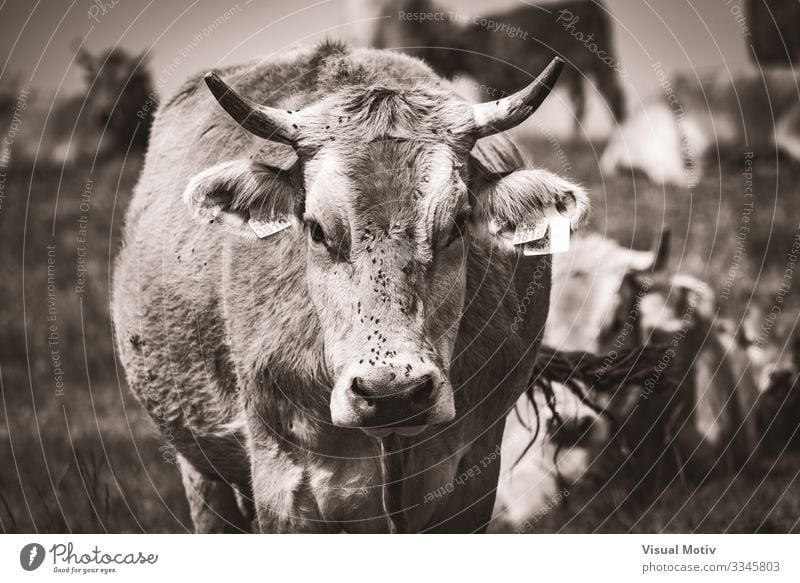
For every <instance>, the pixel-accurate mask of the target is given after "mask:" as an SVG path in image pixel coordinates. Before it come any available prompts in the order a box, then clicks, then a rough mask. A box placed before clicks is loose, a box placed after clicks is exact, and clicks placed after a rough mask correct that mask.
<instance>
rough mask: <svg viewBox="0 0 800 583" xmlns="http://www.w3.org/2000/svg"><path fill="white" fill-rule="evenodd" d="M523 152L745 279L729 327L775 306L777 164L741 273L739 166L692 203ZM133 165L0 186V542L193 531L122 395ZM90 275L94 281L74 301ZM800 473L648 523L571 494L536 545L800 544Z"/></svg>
mask: <svg viewBox="0 0 800 583" xmlns="http://www.w3.org/2000/svg"><path fill="white" fill-rule="evenodd" d="M524 147H525V149H527V150H528V151H529V152H530V154H531V157H532V158H533V160H534V161H535V162H536V163H537V164H539V165H542V166H546V167H549V168H551V169H553V170H556V171H559V170H562V169H565V167H564V162H565V161H566V162H567V163H568V164H569V168H567V173H568V174H570V175H572V176H573V177H574V178H578V179H580V180H581V181H583V182H584V183H585V184H587V185H588V186H589V187H590V188H591V190H592V195H593V205H594V216H593V219H592V223H591V227H590V228H592V229H594V230H597V231H600V232H603V233H606V234H607V235H609V236H611V237H614V238H616V239H617V240H619V241H620V242H622V243H624V244H631V245H633V246H634V247H638V248H645V247H648V246H650V244H651V243H652V241H653V240H654V238H655V237H656V236H657V234H658V233H659V232H660V230H661V228H662V226H664V225H669V226H671V228H672V232H673V241H674V244H673V251H672V259H673V265H674V266H676V267H679V268H680V269H681V270H682V271H685V272H687V273H692V274H694V275H697V276H699V277H701V278H702V279H704V280H706V281H708V282H710V283H711V284H712V286H714V287H715V288H716V289H718V290H719V291H721V290H722V286H723V285H724V284H725V281H726V278H727V277H728V274H729V273H730V272H731V269H732V267H736V271H735V274H734V276H733V281H734V285H733V286H732V291H731V294H730V298H729V299H727V300H724V301H723V302H722V307H723V310H724V311H725V313H727V314H728V315H730V316H733V317H738V316H740V315H741V313H742V312H743V310H744V306H745V305H746V303H747V301H748V298H749V297H750V295H751V294H753V293H755V295H756V297H758V298H759V301H760V302H761V303H762V304H763V303H766V304H768V303H769V302H770V301H771V298H772V297H774V295H775V292H776V289H777V285H779V283H780V281H781V279H782V277H783V273H784V268H785V261H786V259H785V256H786V253H787V251H788V249H789V247H790V245H791V241H792V238H793V237H794V236H795V235H796V233H797V220H798V218H800V212H798V211H800V197H798V190H800V186H798V184H800V181H798V178H800V171H798V169H797V168H791V167H789V166H788V165H785V164H783V163H781V164H780V172H777V173H776V170H775V166H776V163H777V161H776V160H758V161H757V162H756V166H755V176H754V185H755V205H754V211H753V218H752V220H753V223H752V224H751V225H750V226H751V227H752V231H751V232H750V233H749V235H748V237H747V240H746V241H745V254H744V259H743V260H742V262H741V264H738V263H737V262H736V261H735V260H734V245H735V243H736V240H737V232H738V228H739V225H740V221H741V216H742V210H743V208H745V207H744V203H745V198H744V179H743V177H742V174H741V172H742V170H743V168H744V162H743V159H744V157H743V155H742V156H741V157H739V158H740V159H739V160H738V161H737V160H736V156H733V160H734V161H733V162H730V163H726V164H725V165H724V166H723V167H722V168H716V167H713V166H712V168H710V171H709V176H708V178H706V179H705V180H704V181H703V182H702V183H701V184H700V185H698V187H697V188H695V189H694V191H693V192H692V193H689V192H688V191H687V190H686V189H678V188H674V187H670V188H666V189H662V188H658V187H655V186H653V185H651V184H648V183H647V182H646V181H644V180H641V179H639V178H637V177H633V176H627V177H606V178H605V180H603V179H602V178H601V176H600V174H599V172H598V170H597V156H599V152H596V151H593V150H592V148H591V147H590V146H589V145H588V144H563V149H562V151H563V154H564V156H561V154H560V153H559V151H558V150H559V148H557V147H554V146H553V144H551V143H548V142H546V141H529V142H526V143H525V144H524ZM139 165H140V160H138V159H137V160H129V161H128V163H127V164H124V165H123V164H122V163H121V162H119V161H116V162H110V163H104V164H102V165H98V167H97V170H95V171H94V172H91V170H90V167H89V165H88V164H87V165H82V166H79V167H77V168H72V169H70V170H68V171H66V172H64V173H63V174H62V173H61V172H60V170H46V169H41V168H37V170H36V171H35V172H33V171H32V170H31V168H30V167H26V166H20V167H16V168H12V169H9V170H7V171H6V176H5V182H4V183H3V184H4V186H3V190H2V191H0V192H1V193H2V198H0V203H1V206H0V249H2V250H3V261H2V262H0V290H2V298H3V304H2V311H0V331H2V332H0V381H1V384H0V390H1V391H2V403H0V407H2V410H0V467H2V468H3V470H2V472H0V528H2V530H3V531H5V532H31V531H45V532H65V531H71V532H98V531H99V532H102V531H109V532H140V531H145V532H176V531H177V532H183V531H185V530H187V529H188V528H189V520H188V510H187V506H186V503H185V501H184V498H183V489H182V486H181V484H180V478H179V475H178V472H177V469H176V468H175V466H174V465H173V464H172V463H171V461H172V460H171V458H170V457H169V456H168V455H167V456H165V455H163V453H162V451H160V450H159V441H158V439H157V438H156V435H155V431H154V429H153V426H152V424H151V423H150V421H149V420H148V419H147V417H146V415H145V414H144V412H143V411H142V409H141V408H140V407H139V406H138V404H137V403H136V402H135V401H134V400H133V399H132V398H131V397H130V395H129V394H128V392H127V389H126V387H125V386H124V381H122V380H121V376H122V372H121V371H120V370H118V368H117V364H116V362H115V359H114V355H113V343H112V338H111V324H110V320H109V315H108V302H109V295H108V290H109V276H110V264H111V263H110V262H111V259H112V257H113V255H114V252H115V249H116V248H117V245H118V241H119V232H120V223H121V216H122V213H123V211H124V209H125V206H126V203H127V199H128V196H129V193H130V191H131V188H132V186H133V184H134V182H135V180H136V176H137V175H138V170H139ZM720 176H723V178H720ZM88 179H91V183H90V184H88V185H87V182H88ZM87 191H89V192H88V193H87ZM82 203H83V206H82ZM84 229H85V237H84V235H83V231H84ZM83 238H85V243H84V242H83V241H82V240H81V239H83ZM48 246H50V247H48ZM84 260H85V263H82V261H84ZM48 261H49V262H50V263H49V264H48ZM82 265H86V266H87V271H86V278H85V284H84V289H83V290H82V291H80V292H79V291H77V290H76V286H80V284H81V279H80V277H81V272H80V269H81V266H82ZM789 301H791V302H792V303H794V301H793V300H789ZM60 382H63V386H62V385H60V384H59V383H60ZM796 461H797V460H794V459H790V458H787V459H785V460H780V461H779V463H778V465H777V466H776V467H774V468H772V470H771V471H770V473H769V475H767V476H766V479H765V480H764V481H763V482H762V481H761V479H762V477H764V476H765V472H764V471H761V472H756V473H755V474H753V475H747V476H740V478H739V479H738V480H736V481H735V482H733V483H732V484H729V483H715V484H711V485H709V486H707V487H705V488H703V489H701V490H699V491H697V492H691V491H686V490H685V488H684V487H683V486H680V485H676V486H675V487H673V488H670V489H669V490H668V491H667V492H666V493H665V494H664V495H663V496H662V497H660V498H659V499H658V501H657V502H656V504H655V505H654V506H653V507H652V508H648V507H645V508H630V507H628V506H625V507H623V508H616V502H615V499H614V496H611V495H604V494H603V493H602V492H601V494H600V495H599V496H597V498H596V499H595V500H594V501H593V502H592V503H591V504H590V505H589V506H585V505H584V503H583V502H582V501H585V500H587V499H589V498H591V496H590V495H587V494H586V493H581V492H576V494H575V495H574V496H571V497H570V499H569V504H568V505H567V506H564V507H561V508H559V509H557V510H556V511H553V512H551V513H550V514H548V515H547V516H545V517H544V518H542V519H541V521H540V522H539V523H537V524H536V525H535V527H534V531H558V530H565V531H570V532H585V531H594V530H596V529H597V530H602V531H627V530H636V531H660V530H667V531H685V530H694V529H697V530H701V531H711V532H714V531H722V530H733V531H737V532H751V531H755V530H762V531H768V530H775V531H779V532H780V531H786V530H791V529H795V530H796V529H797V526H796V524H795V520H796V517H798V516H800V495H799V493H798V492H799V491H798V485H797V483H796V479H795V478H796V472H795V470H794V469H792V468H794V467H796V466H797V464H796V463H795V462H796ZM729 486H730V487H729ZM710 508H714V511H713V512H708V510H709V509H710Z"/></svg>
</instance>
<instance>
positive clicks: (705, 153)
mask: <svg viewBox="0 0 800 583" xmlns="http://www.w3.org/2000/svg"><path fill="white" fill-rule="evenodd" d="M657 74H658V75H659V77H660V79H661V83H662V86H663V87H664V88H665V96H664V97H662V98H657V99H654V100H651V101H648V102H646V103H645V104H644V105H643V106H642V107H641V108H639V109H637V110H636V111H634V112H632V113H631V114H630V115H629V116H628V118H627V119H626V121H625V122H624V123H623V124H622V125H621V126H620V127H619V128H618V129H617V131H615V132H613V133H612V136H611V138H610V139H609V141H608V144H607V145H606V147H605V150H604V151H603V155H602V157H601V160H600V167H601V169H602V171H603V172H604V173H607V174H615V173H619V172H629V171H631V170H634V171H639V172H641V173H642V174H643V175H644V176H646V177H647V178H648V179H649V180H650V181H651V182H653V183H655V184H659V185H664V184H672V185H675V186H678V187H683V188H686V187H688V188H694V186H695V185H696V184H697V183H698V182H699V181H700V180H701V179H702V177H703V175H704V174H705V171H706V166H707V160H708V158H709V157H710V156H711V155H713V154H715V153H716V154H719V155H720V157H721V158H722V159H734V160H737V161H742V160H744V159H745V158H746V157H748V156H749V157H753V156H755V157H765V156H767V157H768V156H773V157H774V156H775V154H777V153H781V154H783V155H785V156H787V157H788V158H789V159H790V160H793V161H795V162H797V161H800V85H799V84H798V81H797V78H796V76H795V73H794V71H793V70H791V69H765V70H763V71H752V72H747V73H742V74H739V75H736V76H735V77H733V78H731V77H730V75H729V73H728V72H727V71H724V72H716V73H711V74H704V75H700V76H694V75H689V74H682V75H678V76H676V77H675V79H673V80H672V81H674V82H671V81H670V80H669V79H668V78H667V77H666V75H665V74H664V72H663V71H662V70H660V69H659V70H658V71H657Z"/></svg>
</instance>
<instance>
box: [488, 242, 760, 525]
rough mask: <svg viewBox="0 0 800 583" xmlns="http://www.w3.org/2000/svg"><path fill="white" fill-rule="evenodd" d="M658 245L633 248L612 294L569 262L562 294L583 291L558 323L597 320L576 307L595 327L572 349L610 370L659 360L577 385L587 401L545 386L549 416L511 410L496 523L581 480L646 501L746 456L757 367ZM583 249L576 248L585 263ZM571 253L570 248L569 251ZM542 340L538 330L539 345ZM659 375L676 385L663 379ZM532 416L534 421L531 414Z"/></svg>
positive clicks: (752, 433)
mask: <svg viewBox="0 0 800 583" xmlns="http://www.w3.org/2000/svg"><path fill="white" fill-rule="evenodd" d="M587 238H588V239H590V240H591V239H599V237H597V236H594V235H591V236H589V237H587ZM613 246H614V244H613V242H608V243H606V244H605V247H606V248H607V249H609V250H611V249H613ZM594 247H595V248H597V247H600V245H599V244H595V245H594ZM668 247H669V246H668V235H667V234H666V233H665V234H662V239H661V242H660V243H659V246H658V250H657V251H655V250H654V251H653V252H643V251H634V252H633V253H637V254H641V255H640V256H639V260H640V261H641V262H642V263H641V264H640V265H639V266H637V265H636V261H635V260H634V261H630V260H628V261H627V263H628V265H629V268H628V269H627V270H626V271H624V272H623V273H622V274H621V275H620V277H618V278H616V279H615V281H616V282H617V283H618V285H619V287H618V288H617V290H616V291H610V292H609V288H608V286H602V285H600V286H597V285H592V284H591V283H589V284H587V275H585V274H581V275H577V276H575V275H572V273H574V272H578V273H581V272H582V271H583V269H581V266H584V267H586V268H587V269H591V270H592V271H591V272H590V273H591V274H592V275H591V276H589V277H592V278H597V279H600V280H602V278H604V277H608V274H607V273H595V272H599V271H600V270H598V269H597V267H596V265H600V264H598V263H595V264H594V266H592V263H591V262H586V263H583V262H580V257H578V258H577V261H578V262H579V263H577V265H576V266H575V267H573V268H572V269H571V270H570V272H568V274H569V275H568V277H567V278H565V279H566V280H567V281H568V282H569V283H566V285H565V287H566V288H568V289H571V290H576V289H581V285H580V284H581V282H582V283H583V288H584V289H587V286H591V287H590V288H588V289H590V290H591V291H588V292H586V297H585V298H582V299H577V298H576V297H575V296H573V297H571V298H570V301H571V303H572V304H573V307H572V309H571V310H567V311H565V314H564V316H567V317H569V316H570V315H571V314H573V313H576V312H577V311H578V307H577V306H578V304H586V305H591V306H593V307H594V311H595V312H600V313H601V314H603V316H602V317H601V316H596V317H594V318H591V317H587V316H588V315H590V314H591V313H592V311H589V312H586V313H585V314H584V316H583V319H584V320H586V321H587V322H589V323H594V325H593V326H590V328H592V330H593V332H592V333H590V334H588V335H582V334H580V333H579V334H578V337H577V339H576V340H575V342H578V341H582V342H584V343H585V345H589V344H590V343H591V345H592V346H593V347H594V349H593V350H594V351H595V352H597V353H599V354H600V355H609V356H608V358H607V359H606V360H603V363H604V364H605V363H606V362H608V363H609V366H611V365H613V360H614V357H616V358H619V356H618V355H620V354H622V352H623V350H630V349H635V348H636V347H639V346H642V345H645V344H650V345H662V346H663V356H662V357H661V358H660V359H659V361H658V364H657V365H656V366H655V367H654V369H653V372H652V374H650V375H648V376H647V377H645V378H644V380H643V381H638V382H631V383H623V384H621V385H620V386H619V387H618V388H617V389H616V390H615V391H613V392H610V393H607V392H599V393H598V392H593V391H591V387H589V386H583V387H582V391H583V392H584V393H585V394H586V395H588V396H589V398H590V401H591V404H587V403H586V402H584V401H583V400H582V399H581V398H580V397H579V396H578V395H576V394H575V393H574V392H572V391H569V390H566V389H565V387H563V386H555V387H554V388H555V405H556V411H557V413H558V416H559V417H558V418H557V419H556V418H555V417H554V413H553V411H552V410H551V409H550V408H549V407H548V406H547V404H546V400H545V399H544V398H543V396H541V395H537V396H536V399H537V401H536V402H537V405H536V406H535V407H534V406H533V404H532V403H531V402H530V401H526V400H525V399H520V401H519V402H518V404H517V409H518V411H519V412H520V414H519V416H518V418H517V419H514V416H509V420H508V427H507V429H506V435H505V437H504V447H505V446H508V449H507V451H504V454H506V455H504V462H503V464H504V465H503V471H502V473H501V479H500V487H499V492H498V496H497V498H498V502H497V508H496V516H497V517H498V518H500V519H501V520H504V521H505V522H506V523H510V524H511V526H513V527H514V528H516V529H520V528H523V527H525V525H529V523H528V522H526V520H527V519H529V518H530V517H531V516H535V515H536V513H537V512H540V510H541V504H542V503H544V502H548V501H552V500H553V499H554V498H555V497H559V496H560V497H561V498H563V496H564V494H561V492H562V491H563V489H564V488H567V490H566V492H567V494H566V495H569V494H568V492H569V490H568V488H569V487H570V486H573V485H576V484H579V483H581V482H583V483H591V484H594V485H595V486H594V487H600V485H602V486H603V488H604V489H605V490H606V491H608V492H609V493H610V494H612V495H616V496H619V497H620V498H622V497H624V498H625V499H628V500H630V501H631V502H635V501H647V500H649V499H651V498H652V496H653V495H655V494H657V493H658V492H660V491H661V489H662V488H664V487H666V486H668V485H669V484H670V483H672V482H674V481H675V480H680V481H682V482H689V483H695V484H697V483H702V482H703V481H705V480H706V479H708V478H710V477H714V476H717V475H720V474H723V473H725V472H729V471H738V470H739V469H741V468H743V467H745V466H746V465H747V464H749V463H750V462H752V461H753V460H752V456H753V453H754V451H755V447H756V443H757V441H758V437H759V436H758V431H757V426H756V424H755V417H756V416H755V411H756V400H757V388H756V379H757V370H756V368H755V367H754V366H752V364H751V362H750V358H749V356H748V353H747V349H748V346H747V342H746V341H745V340H744V337H743V336H744V335H743V334H742V332H741V326H740V325H734V323H733V322H732V321H729V320H727V319H724V318H720V317H719V316H718V315H717V312H718V306H717V305H716V302H715V300H714V297H713V293H712V292H711V290H710V289H709V288H708V286H707V285H706V284H704V283H703V282H701V281H700V280H698V279H696V278H694V277H691V276H687V275H671V274H669V273H668V272H667V271H666V267H667V258H668ZM591 249H592V248H591V247H588V246H587V247H586V248H584V251H585V252H586V254H587V255H589V256H590V257H591ZM580 250H581V246H580V245H576V246H575V252H576V253H580ZM619 252H620V255H622V256H626V255H628V254H629V253H631V251H630V250H628V249H625V248H622V247H620V248H619ZM571 253H572V250H571ZM648 253H649V261H650V265H647V258H648ZM629 257H630V256H629ZM558 263H559V261H558V258H557V259H556V261H555V262H554V282H553V287H554V289H555V288H556V286H558V285H564V284H563V283H562V282H560V281H559V277H558V273H559V269H558ZM610 263H611V264H612V265H613V262H610ZM602 265H604V266H605V265H606V263H602ZM603 271H605V269H604V270H603ZM612 271H615V270H614V269H612ZM609 283H611V282H609ZM612 289H613V288H612ZM552 302H553V305H552V306H551V311H550V315H549V318H548V328H549V326H550V322H558V321H561V320H562V318H558V317H557V314H558V308H557V301H556V296H555V295H554V297H553V300H552ZM551 338H552V337H550V336H549V335H548V333H547V332H546V333H545V343H548V344H549V342H550V340H551ZM573 348H574V346H573ZM600 370H603V369H602V367H601V369H600ZM667 377H669V378H671V379H672V380H673V381H674V384H668V383H665V382H664V381H665V379H667ZM534 412H535V413H537V414H538V418H539V419H538V421H536V420H535V419H533V416H534ZM537 423H538V425H539V426H540V427H541V428H542V432H543V434H544V443H543V444H541V445H539V446H538V447H537V448H528V444H529V443H530V440H531V437H532V435H533V432H532V431H531V429H530V428H532V427H534V426H535V425H536V424H537ZM515 462H518V466H517V467H515V466H514V463H515ZM521 476H524V477H525V478H526V480H527V484H528V486H527V487H525V481H526V480H522V479H520V477H521Z"/></svg>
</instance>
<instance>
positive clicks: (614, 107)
mask: <svg viewBox="0 0 800 583" xmlns="http://www.w3.org/2000/svg"><path fill="white" fill-rule="evenodd" d="M597 88H598V90H599V91H600V95H602V96H603V97H604V98H605V100H606V102H607V103H608V107H610V108H611V114H612V115H613V116H614V121H615V122H616V123H618V124H619V123H622V122H623V121H624V119H625V94H624V93H623V91H622V87H621V86H620V84H619V77H618V76H617V73H616V72H615V71H614V70H613V69H610V68H609V69H604V70H602V71H600V72H599V73H598V74H597Z"/></svg>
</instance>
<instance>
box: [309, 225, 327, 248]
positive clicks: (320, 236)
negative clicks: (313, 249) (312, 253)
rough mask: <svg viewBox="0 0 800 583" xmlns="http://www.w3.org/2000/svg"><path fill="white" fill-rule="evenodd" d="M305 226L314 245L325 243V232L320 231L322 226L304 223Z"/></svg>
mask: <svg viewBox="0 0 800 583" xmlns="http://www.w3.org/2000/svg"><path fill="white" fill-rule="evenodd" d="M306 226H307V227H308V232H309V233H311V240H312V241H314V243H325V231H323V230H322V225H320V224H319V223H318V222H317V221H306Z"/></svg>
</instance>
